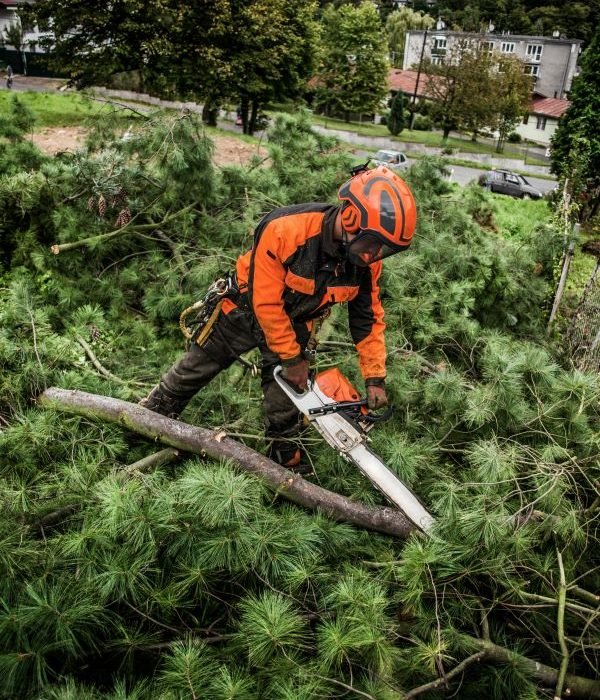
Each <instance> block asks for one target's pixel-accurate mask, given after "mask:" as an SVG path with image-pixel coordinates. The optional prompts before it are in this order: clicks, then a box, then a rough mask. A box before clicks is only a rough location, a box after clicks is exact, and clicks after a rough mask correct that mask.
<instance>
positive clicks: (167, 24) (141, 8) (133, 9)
mask: <svg viewBox="0 0 600 700" xmlns="http://www.w3.org/2000/svg"><path fill="white" fill-rule="evenodd" d="M177 4H178V3H176V2H175V1H174V0H156V2H152V3H150V4H148V3H146V2H144V1H143V0H118V1H116V2H113V3H106V2H99V1H98V0H94V1H93V2H87V1H86V0H40V1H39V2H36V3H35V4H33V5H31V6H30V7H29V8H25V9H24V10H23V16H24V18H27V21H28V22H31V23H32V24H33V23H35V24H37V26H38V27H39V28H40V31H41V32H42V39H41V40H40V45H41V46H42V47H44V48H45V49H46V50H47V51H48V52H49V56H50V62H51V65H52V66H53V67H54V68H55V69H56V70H58V71H60V72H61V73H63V74H64V73H66V74H67V75H69V76H70V78H71V79H72V80H73V81H74V82H77V83H78V84H81V85H86V84H94V83H96V84H106V82H107V81H108V80H109V79H110V77H111V76H112V75H114V74H115V73H118V72H122V71H131V70H139V71H140V74H141V75H142V78H143V79H145V78H151V77H152V76H160V75H168V74H169V68H170V63H171V61H172V59H173V58H174V57H173V56H171V55H169V53H170V52H169V51H167V49H168V47H170V46H171V33H170V32H171V31H172V29H173V27H177V26H178V25H177V22H178V19H179V17H178V13H177V9H178V8H177ZM204 29H205V25H202V26H200V27H197V28H196V31H197V33H198V35H199V36H202V35H203V33H204Z"/></svg>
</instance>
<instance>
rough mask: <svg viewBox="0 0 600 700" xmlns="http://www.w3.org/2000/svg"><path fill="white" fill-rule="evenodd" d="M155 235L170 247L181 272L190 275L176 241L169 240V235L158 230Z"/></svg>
mask: <svg viewBox="0 0 600 700" xmlns="http://www.w3.org/2000/svg"><path fill="white" fill-rule="evenodd" d="M155 233H156V235H157V236H158V237H159V238H160V240H161V241H164V243H166V244H167V245H168V246H169V248H170V250H171V252H172V253H173V258H174V259H175V262H176V263H177V265H178V266H179V269H180V270H181V272H183V274H184V275H189V274H190V268H189V267H188V266H187V265H186V264H185V260H184V259H183V255H181V253H180V252H179V248H178V247H177V244H176V243H175V241H173V240H172V239H171V238H169V236H167V234H166V233H165V232H164V231H161V230H159V229H157V230H156V231H155Z"/></svg>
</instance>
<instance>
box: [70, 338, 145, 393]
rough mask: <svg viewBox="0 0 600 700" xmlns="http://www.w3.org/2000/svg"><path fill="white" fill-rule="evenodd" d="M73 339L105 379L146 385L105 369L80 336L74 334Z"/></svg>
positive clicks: (124, 383)
mask: <svg viewBox="0 0 600 700" xmlns="http://www.w3.org/2000/svg"><path fill="white" fill-rule="evenodd" d="M75 340H76V341H77V342H78V343H79V345H81V347H82V348H83V349H84V350H85V354H86V355H87V356H88V357H89V358H90V360H91V361H92V364H93V365H94V367H95V368H96V369H97V370H98V372H100V374H101V375H102V376H103V377H106V378H107V379H110V380H111V381H113V382H116V383H117V384H123V385H125V386H127V385H129V384H135V385H136V386H146V385H145V384H144V383H143V382H136V381H130V382H128V381H126V380H125V379H121V378H120V377H117V375H116V374H113V373H112V372H111V371H110V370H108V369H106V367H104V365H103V364H101V362H100V360H99V359H98V358H97V357H96V355H95V354H94V351H93V350H92V348H91V347H90V345H89V343H87V342H86V341H85V340H84V339H83V338H82V337H81V336H79V335H76V336H75Z"/></svg>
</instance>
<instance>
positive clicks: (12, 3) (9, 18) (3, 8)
mask: <svg viewBox="0 0 600 700" xmlns="http://www.w3.org/2000/svg"><path fill="white" fill-rule="evenodd" d="M32 1H33V0H0V39H1V40H2V41H0V44H1V43H4V44H7V40H6V34H5V31H4V30H5V29H8V28H9V27H10V26H11V25H12V24H15V23H16V22H17V21H18V15H19V7H22V6H23V5H30V4H32ZM37 40H38V35H37V32H36V31H25V41H26V45H27V46H29V44H30V43H31V42H32V41H33V42H34V43H35V42H37ZM7 45H8V46H10V45H9V44H7ZM11 48H13V47H11Z"/></svg>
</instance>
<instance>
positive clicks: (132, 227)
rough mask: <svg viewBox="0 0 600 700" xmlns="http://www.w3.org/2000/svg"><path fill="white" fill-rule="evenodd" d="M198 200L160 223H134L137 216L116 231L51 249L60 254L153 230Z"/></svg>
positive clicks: (187, 209)
mask: <svg viewBox="0 0 600 700" xmlns="http://www.w3.org/2000/svg"><path fill="white" fill-rule="evenodd" d="M197 204H198V202H192V204H188V206H187V207H183V209H179V210H178V211H176V212H174V213H173V214H169V215H168V216H165V218H164V219H163V220H162V221H161V222H160V223H158V224H157V223H151V224H133V222H134V221H135V219H136V218H137V217H134V218H133V219H131V221H130V222H129V223H127V224H125V226H122V227H121V228H118V229H116V230H115V231H109V232H108V233H100V234H98V235H97V236H90V237H89V238H82V239H81V240H79V241H72V242H71V243H60V244H55V245H53V246H51V247H50V251H51V252H52V253H53V254H54V255H58V254H59V253H64V252H65V251H67V250H74V249H75V248H83V247H85V246H89V245H91V244H93V243H97V242H98V241H108V240H110V239H111V238H115V237H116V236H120V235H121V234H122V233H125V232H127V233H130V232H134V233H137V232H139V231H153V230H155V229H157V228H158V227H159V226H164V224H166V223H167V222H168V221H171V220H172V219H175V218H176V217H178V216H181V214H185V213H186V212H188V211H190V210H191V209H193V208H194V207H195V206H196V205H197Z"/></svg>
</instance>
